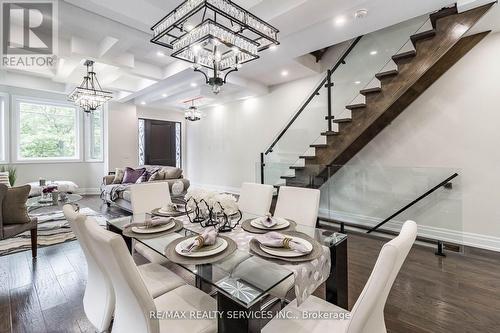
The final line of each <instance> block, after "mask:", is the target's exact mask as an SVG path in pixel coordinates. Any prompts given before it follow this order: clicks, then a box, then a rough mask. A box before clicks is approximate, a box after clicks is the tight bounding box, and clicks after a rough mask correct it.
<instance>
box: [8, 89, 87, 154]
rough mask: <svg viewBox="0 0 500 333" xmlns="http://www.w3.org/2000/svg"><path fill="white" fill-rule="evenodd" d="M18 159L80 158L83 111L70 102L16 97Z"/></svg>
mask: <svg viewBox="0 0 500 333" xmlns="http://www.w3.org/2000/svg"><path fill="white" fill-rule="evenodd" d="M14 104H15V125H16V137H15V139H16V160H17V161H19V162H22V161H69V160H79V159H80V158H81V154H80V114H79V112H78V109H77V108H76V107H75V106H73V105H71V104H69V103H59V102H53V101H43V100H36V99H23V98H15V103H14Z"/></svg>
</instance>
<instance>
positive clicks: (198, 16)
mask: <svg viewBox="0 0 500 333" xmlns="http://www.w3.org/2000/svg"><path fill="white" fill-rule="evenodd" d="M151 30H153V38H152V39H151V42H152V43H155V44H158V45H161V46H164V47H167V48H170V49H172V50H173V53H172V57H174V58H177V59H181V60H184V61H187V62H190V63H192V64H193V68H194V70H195V71H196V72H199V73H201V74H203V75H204V77H205V80H206V83H207V84H209V85H210V86H212V89H213V92H214V93H215V94H218V93H219V92H220V89H221V87H222V86H223V85H224V84H225V83H226V79H227V76H228V75H229V74H230V73H232V72H235V71H238V69H239V68H241V66H242V65H243V64H245V63H247V62H249V61H253V60H256V59H258V58H259V56H258V53H259V52H261V51H263V50H266V49H268V48H269V47H270V46H272V45H279V42H278V33H279V30H278V29H276V28H275V27H273V26H272V25H270V24H268V23H266V22H265V21H263V20H261V19H260V18H258V17H256V16H255V15H253V14H251V13H250V12H248V11H247V10H245V9H243V8H241V7H240V6H238V5H236V4H235V3H233V2H232V1H230V0H186V1H184V2H183V3H182V4H181V5H179V6H178V7H177V8H176V9H174V10H173V11H172V12H170V13H169V14H168V15H167V16H165V17H164V18H163V19H162V20H160V21H159V22H158V23H156V24H155V25H154V26H153V27H152V28H151Z"/></svg>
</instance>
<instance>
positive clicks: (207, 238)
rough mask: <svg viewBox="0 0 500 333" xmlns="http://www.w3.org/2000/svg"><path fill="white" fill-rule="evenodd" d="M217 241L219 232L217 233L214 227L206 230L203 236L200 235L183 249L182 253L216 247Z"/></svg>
mask: <svg viewBox="0 0 500 333" xmlns="http://www.w3.org/2000/svg"><path fill="white" fill-rule="evenodd" d="M216 240H217V231H215V228H214V227H210V228H207V229H205V231H203V233H202V234H200V235H198V236H197V237H196V238H194V239H193V241H192V242H189V243H188V244H187V245H185V246H184V248H183V249H182V253H191V251H193V250H196V249H199V248H201V247H203V246H210V245H214V244H215V241H216Z"/></svg>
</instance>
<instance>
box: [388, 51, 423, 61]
mask: <svg viewBox="0 0 500 333" xmlns="http://www.w3.org/2000/svg"><path fill="white" fill-rule="evenodd" d="M416 55H417V51H415V50H411V51H406V52H403V53H398V54H395V55H393V56H392V60H394V61H398V60H402V59H407V58H413V57H414V56H416Z"/></svg>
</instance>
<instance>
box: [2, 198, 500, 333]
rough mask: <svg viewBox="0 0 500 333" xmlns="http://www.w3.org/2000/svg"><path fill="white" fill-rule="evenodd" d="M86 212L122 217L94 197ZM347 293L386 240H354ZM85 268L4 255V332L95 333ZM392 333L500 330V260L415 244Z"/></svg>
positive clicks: (49, 257)
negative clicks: (440, 252)
mask: <svg viewBox="0 0 500 333" xmlns="http://www.w3.org/2000/svg"><path fill="white" fill-rule="evenodd" d="M81 204H82V205H83V206H88V207H90V208H92V209H94V210H102V212H104V213H111V214H116V213H117V211H116V210H112V211H108V209H107V207H105V206H101V203H100V201H99V200H98V199H97V198H96V197H91V198H85V199H84V200H83V201H82V203H81ZM349 237H350V238H349V293H350V305H351V307H352V305H353V304H354V302H355V301H356V299H357V297H358V295H359V293H360V292H361V290H362V288H363V287H364V284H365V283H366V280H367V279H368V276H369V274H370V272H371V269H372V268H373V265H374V264H375V261H376V259H377V256H378V252H379V251H380V248H381V247H382V245H383V243H384V241H383V240H378V239H373V238H367V237H365V236H361V235H356V234H351V235H350V236H349ZM85 280H86V263H85V258H84V256H83V253H82V251H81V249H80V247H79V245H78V243H77V242H69V243H65V244H61V245H56V246H51V247H46V248H42V249H40V250H39V257H38V259H37V261H36V262H35V263H32V261H31V255H30V252H22V253H17V254H13V255H9V256H4V257H0V333H3V332H16V333H17V332H30V333H33V332H36V333H39V332H40V333H41V332H49V333H52V332H93V328H92V326H91V325H90V323H89V322H88V321H87V319H86V317H85V314H84V312H83V306H82V298H83V292H84V288H85ZM385 315H386V316H385V320H386V324H387V328H388V331H389V332H390V333H413V332H415V333H417V332H418V333H424V332H453V333H462V332H463V333H468V332H471V333H472V332H492V333H493V332H495V333H498V332H500V254H494V253H491V252H488V251H479V250H471V249H468V250H467V251H466V253H465V254H454V253H451V254H449V255H448V257H447V258H444V259H443V258H439V257H436V256H434V254H433V249H430V248H426V247H421V246H414V247H413V249H412V251H411V252H410V255H409V257H408V259H407V261H406V262H405V264H404V266H403V268H402V270H401V272H400V274H399V276H398V278H397V280H396V282H395V284H394V287H393V289H392V292H391V294H390V296H389V300H388V302H387V306H386V308H385Z"/></svg>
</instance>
